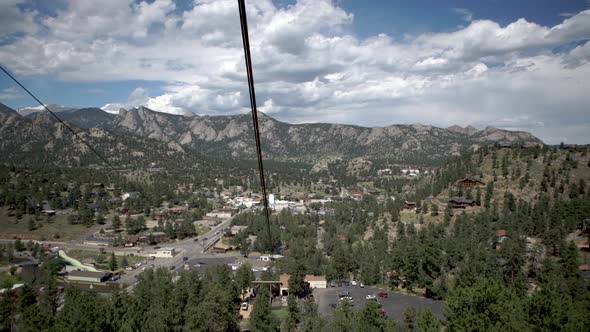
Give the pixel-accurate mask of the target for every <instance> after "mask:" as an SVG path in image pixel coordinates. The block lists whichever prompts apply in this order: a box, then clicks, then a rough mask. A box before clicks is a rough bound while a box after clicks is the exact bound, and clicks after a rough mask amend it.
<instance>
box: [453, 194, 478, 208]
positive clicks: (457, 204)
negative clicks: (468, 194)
mask: <svg viewBox="0 0 590 332" xmlns="http://www.w3.org/2000/svg"><path fill="white" fill-rule="evenodd" d="M449 204H450V205H451V207H452V208H453V209H465V208H467V207H470V206H475V200H473V199H466V198H464V197H452V198H451V199H449Z"/></svg>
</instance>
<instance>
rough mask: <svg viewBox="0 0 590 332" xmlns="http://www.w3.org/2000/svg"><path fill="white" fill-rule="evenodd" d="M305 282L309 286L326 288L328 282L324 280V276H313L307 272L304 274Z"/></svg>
mask: <svg viewBox="0 0 590 332" xmlns="http://www.w3.org/2000/svg"><path fill="white" fill-rule="evenodd" d="M304 280H305V282H307V283H308V284H309V287H310V288H326V287H328V282H327V281H326V277H325V276H314V275H311V274H308V275H306V276H305V279H304Z"/></svg>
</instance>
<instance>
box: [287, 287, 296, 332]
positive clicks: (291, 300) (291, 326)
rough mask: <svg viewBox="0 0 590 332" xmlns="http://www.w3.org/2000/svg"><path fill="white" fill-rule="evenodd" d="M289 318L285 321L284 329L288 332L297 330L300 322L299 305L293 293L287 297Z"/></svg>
mask: <svg viewBox="0 0 590 332" xmlns="http://www.w3.org/2000/svg"><path fill="white" fill-rule="evenodd" d="M287 313H288V314H287V318H286V319H285V323H284V330H285V331H287V332H295V331H297V324H299V319H300V317H299V316H300V315H299V307H298V306H297V302H296V300H295V296H293V294H289V296H288V297H287Z"/></svg>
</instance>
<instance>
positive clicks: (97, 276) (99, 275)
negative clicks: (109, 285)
mask: <svg viewBox="0 0 590 332" xmlns="http://www.w3.org/2000/svg"><path fill="white" fill-rule="evenodd" d="M108 277H109V274H108V273H106V272H92V271H80V270H76V271H72V272H70V273H69V274H68V275H67V277H66V279H67V280H68V281H80V282H96V283H98V282H103V281H106V280H107V279H108Z"/></svg>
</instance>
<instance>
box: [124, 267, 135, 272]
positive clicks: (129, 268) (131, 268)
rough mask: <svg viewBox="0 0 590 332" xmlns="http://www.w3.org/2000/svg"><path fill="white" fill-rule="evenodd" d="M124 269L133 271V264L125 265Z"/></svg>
mask: <svg viewBox="0 0 590 332" xmlns="http://www.w3.org/2000/svg"><path fill="white" fill-rule="evenodd" d="M125 270H127V271H133V266H127V267H126V268H125Z"/></svg>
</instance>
